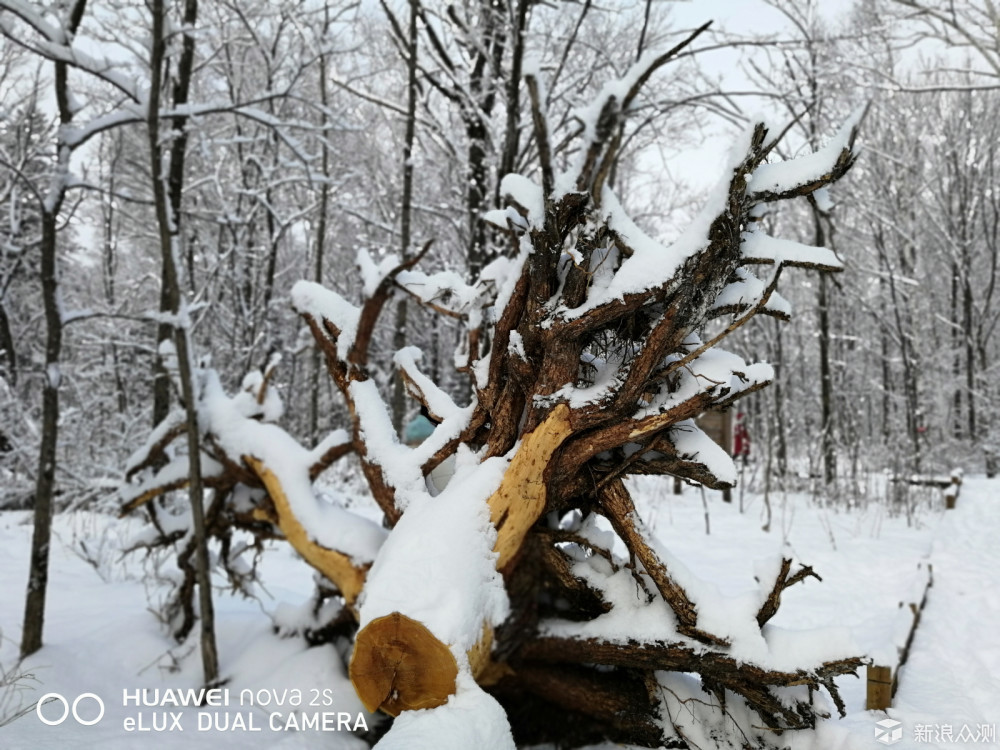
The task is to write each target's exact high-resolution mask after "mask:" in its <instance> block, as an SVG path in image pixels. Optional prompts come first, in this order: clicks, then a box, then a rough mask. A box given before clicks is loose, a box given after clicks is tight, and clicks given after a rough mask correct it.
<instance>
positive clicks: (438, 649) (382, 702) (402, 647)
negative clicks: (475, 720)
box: [350, 612, 458, 716]
mask: <svg viewBox="0 0 1000 750" xmlns="http://www.w3.org/2000/svg"><path fill="white" fill-rule="evenodd" d="M350 676H351V683H352V684H353V685H354V689H355V691H357V694H358V697H359V698H361V702H362V703H363V704H364V706H365V708H366V709H368V710H369V711H377V710H381V711H384V712H385V713H387V714H389V715H390V716H398V715H399V713H400V712H401V711H409V710H414V709H420V708H434V707H436V706H440V705H442V704H444V703H446V702H447V700H448V698H449V696H451V695H452V694H453V693H454V692H455V680H456V678H457V677H458V662H456V661H455V657H454V655H453V654H452V653H451V650H450V649H449V648H448V647H447V646H446V645H445V644H443V643H442V642H441V641H440V640H438V639H437V638H436V637H435V636H434V634H433V633H431V631H430V630H428V629H427V628H426V627H425V626H424V624H423V623H421V622H418V621H417V620H414V619H411V618H409V617H407V616H406V615H403V614H400V613H399V612H393V613H392V614H390V615H386V616H385V617H379V618H377V619H375V620H372V621H371V622H370V623H368V624H367V625H366V626H365V627H364V628H362V630H361V631H360V632H359V633H358V637H357V640H356V641H355V643H354V654H353V655H352V656H351V665H350Z"/></svg>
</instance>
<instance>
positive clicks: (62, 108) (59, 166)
mask: <svg viewBox="0 0 1000 750" xmlns="http://www.w3.org/2000/svg"><path fill="white" fill-rule="evenodd" d="M86 5H87V0H77V2H76V3H75V4H74V5H73V6H72V9H71V10H70V12H69V16H68V18H67V22H66V27H65V33H66V34H67V36H69V37H72V35H73V34H75V33H76V30H77V29H78V28H79V27H80V22H81V20H82V19H83V13H84V10H85V9H86ZM68 79H69V66H68V65H67V64H66V63H65V62H57V63H55V95H56V105H57V107H58V109H59V123H60V126H61V127H60V129H59V135H58V136H57V143H56V149H57V162H56V166H55V171H56V174H55V178H54V179H53V181H52V185H51V187H50V188H49V193H48V195H47V196H46V198H45V202H44V205H43V206H42V217H41V219H42V240H41V246H40V250H41V277H42V305H43V307H44V309H45V377H44V378H43V379H42V436H41V445H40V446H39V451H38V476H37V477H36V479H35V514H34V528H33V530H32V535H31V567H30V568H29V574H28V576H29V577H28V591H27V595H26V597H25V602H24V628H23V630H22V633H21V657H22V658H23V657H25V656H28V655H30V654H33V653H35V652H36V651H38V649H40V648H41V647H42V631H43V630H44V627H45V593H46V590H47V588H48V582H49V547H50V545H51V541H52V515H53V497H54V495H55V473H56V460H57V456H56V449H57V447H58V445H59V385H60V381H61V379H62V375H61V373H60V371H59V365H60V363H59V358H60V355H61V353H62V332H63V321H62V313H61V311H60V304H59V303H60V300H59V269H58V257H57V252H58V249H59V247H58V236H57V230H58V221H59V211H60V210H61V208H62V204H63V199H64V198H65V196H66V184H67V177H68V176H69V163H70V157H71V155H72V149H71V148H70V147H69V145H67V144H66V143H65V142H64V140H63V135H62V134H63V133H64V132H65V131H66V130H67V129H68V127H69V126H70V124H71V123H72V121H73V108H72V105H71V102H70V92H69V80H68Z"/></svg>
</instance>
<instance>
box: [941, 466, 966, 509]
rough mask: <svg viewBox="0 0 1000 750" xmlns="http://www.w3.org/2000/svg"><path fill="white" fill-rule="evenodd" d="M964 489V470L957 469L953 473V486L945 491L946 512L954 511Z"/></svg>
mask: <svg viewBox="0 0 1000 750" xmlns="http://www.w3.org/2000/svg"><path fill="white" fill-rule="evenodd" d="M961 489H962V470H961V469H956V470H955V471H953V472H952V473H951V484H949V485H948V487H947V489H945V491H944V507H945V509H946V510H954V509H955V505H956V503H958V493H959V491H960V490H961Z"/></svg>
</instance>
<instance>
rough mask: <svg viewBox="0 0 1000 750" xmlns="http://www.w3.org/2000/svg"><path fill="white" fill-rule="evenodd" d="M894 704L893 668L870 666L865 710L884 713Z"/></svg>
mask: <svg viewBox="0 0 1000 750" xmlns="http://www.w3.org/2000/svg"><path fill="white" fill-rule="evenodd" d="M891 704H892V667H882V666H876V665H874V664H871V665H869V666H868V698H867V700H866V701H865V708H867V709H868V710H869V711H884V710H885V709H887V708H889V706H890V705H891Z"/></svg>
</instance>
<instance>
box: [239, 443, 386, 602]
mask: <svg viewBox="0 0 1000 750" xmlns="http://www.w3.org/2000/svg"><path fill="white" fill-rule="evenodd" d="M243 461H244V462H245V463H246V464H247V466H249V467H250V468H251V469H253V471H254V473H255V474H256V475H257V476H258V477H260V481H261V482H263V484H264V487H265V488H266V489H267V494H268V495H270V496H271V501H272V502H273V503H274V510H275V512H276V513H277V516H278V528H280V529H281V532H282V533H283V534H284V535H285V538H286V539H288V542H289V543H290V544H291V545H292V546H293V547H294V548H295V551H296V552H298V553H299V554H300V555H302V557H303V558H304V559H305V561H306V562H307V563H309V564H310V565H312V566H313V567H314V568H315V569H316V570H318V571H319V572H320V573H322V574H323V575H324V576H326V577H327V578H328V579H329V580H330V581H332V582H333V583H334V584H336V586H337V588H338V589H340V593H341V594H343V595H344V600H345V601H346V602H347V606H348V607H353V605H354V602H355V600H356V599H357V598H358V594H360V593H361V589H362V588H364V585H365V577H366V576H367V575H368V569H369V568H370V567H371V563H365V564H363V565H359V564H358V563H356V562H354V560H352V559H351V557H350V556H349V555H346V554H344V553H343V552H339V551H337V550H334V549H329V548H328V547H324V546H323V545H321V544H317V543H316V542H315V541H313V540H312V539H310V537H309V533H308V532H307V531H306V529H305V527H304V526H303V525H302V524H301V523H299V520H298V519H297V518H296V517H295V513H293V512H292V508H291V505H290V504H289V502H288V497H287V496H286V495H285V490H284V488H283V487H282V486H281V481H280V480H279V479H278V477H277V475H276V474H275V473H274V472H273V471H271V470H270V469H269V468H267V467H266V466H265V465H264V462H263V461H261V460H260V459H258V458H254V457H253V456H243Z"/></svg>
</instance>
